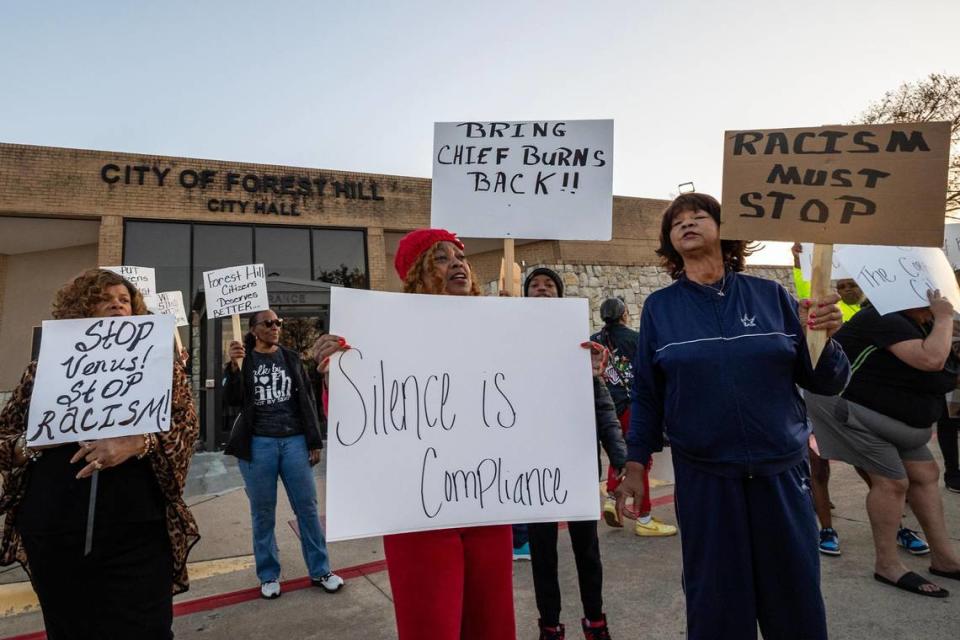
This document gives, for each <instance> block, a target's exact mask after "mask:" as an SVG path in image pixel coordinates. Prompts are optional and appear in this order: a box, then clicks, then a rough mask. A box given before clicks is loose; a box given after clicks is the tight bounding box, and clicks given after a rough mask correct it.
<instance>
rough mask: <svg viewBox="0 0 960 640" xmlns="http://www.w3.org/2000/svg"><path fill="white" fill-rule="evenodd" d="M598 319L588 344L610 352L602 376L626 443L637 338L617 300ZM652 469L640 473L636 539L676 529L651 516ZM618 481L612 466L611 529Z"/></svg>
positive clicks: (607, 514)
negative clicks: (600, 325) (641, 492)
mask: <svg viewBox="0 0 960 640" xmlns="http://www.w3.org/2000/svg"><path fill="white" fill-rule="evenodd" d="M600 319H601V320H603V323H604V324H603V329H601V330H600V331H598V332H597V333H595V334H593V335H592V336H590V340H592V341H593V342H596V343H598V344H601V345H603V346H604V347H606V348H607V349H608V350H609V351H610V360H609V361H608V363H607V368H606V370H604V372H603V377H604V378H605V379H606V382H607V390H608V391H610V397H612V398H613V403H614V404H615V405H616V407H617V420H619V421H620V428H621V429H622V431H623V437H624V439H626V437H627V430H628V428H629V426H630V386H631V384H632V383H633V364H632V362H633V357H634V355H635V354H636V352H637V337H638V336H639V334H638V333H637V332H636V331H634V330H633V329H631V328H630V327H629V323H630V314H629V312H628V311H627V305H626V303H625V302H624V301H623V300H622V299H620V298H607V299H606V300H604V301H603V303H602V304H601V305H600ZM652 467H653V458H651V459H650V460H649V461H647V464H646V466H645V467H644V469H643V487H644V495H643V500H642V501H641V502H640V504H639V505H634V510H635V512H636V514H637V520H636V522H635V523H634V527H633V531H634V533H636V534H637V535H638V536H645V537H648V536H653V537H663V536H675V535H677V528H676V527H675V526H673V525H671V524H667V523H665V522H661V521H660V520H658V519H657V518H654V517H653V516H651V515H650V510H651V507H652V505H651V503H650V469H651V468H652ZM619 484H620V479H619V478H618V476H617V470H616V469H614V468H613V467H612V466H611V467H610V468H609V469H608V473H607V499H606V501H605V502H604V504H603V519H604V520H605V521H606V523H607V524H608V525H610V526H611V527H617V528H621V527H623V523H622V522H621V521H620V517H619V515H618V514H617V502H616V498H615V497H614V494H613V492H614V491H616V490H617V486H618V485H619Z"/></svg>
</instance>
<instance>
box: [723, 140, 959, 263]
mask: <svg viewBox="0 0 960 640" xmlns="http://www.w3.org/2000/svg"><path fill="white" fill-rule="evenodd" d="M949 152H950V123H948V122H924V123H916V124H910V123H907V124H884V125H854V126H831V127H817V128H799V129H781V130H765V131H727V132H726V133H725V141H724V162H723V203H722V211H723V214H722V220H723V224H722V225H721V227H720V234H721V236H722V237H723V238H728V239H735V240H786V241H790V242H793V241H805V242H815V243H821V244H839V243H849V244H875V245H911V246H930V247H939V246H941V243H942V242H943V214H944V210H945V203H946V189H947V162H948V158H949Z"/></svg>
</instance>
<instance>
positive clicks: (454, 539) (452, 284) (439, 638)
mask: <svg viewBox="0 0 960 640" xmlns="http://www.w3.org/2000/svg"><path fill="white" fill-rule="evenodd" d="M463 250H464V247H463V243H462V242H460V239H459V238H457V236H455V235H454V234H452V233H450V232H449V231H446V230H444V229H417V230H415V231H411V232H410V233H408V234H407V235H405V236H404V237H403V239H401V240H400V243H399V245H398V246H397V254H396V257H395V258H394V266H395V267H396V269H397V275H399V276H400V279H401V280H402V281H403V290H404V292H405V293H425V294H434V295H451V296H477V295H480V288H479V287H478V286H477V283H476V281H475V280H474V278H473V273H472V272H471V270H470V265H469V263H468V262H467V260H466V257H465V256H464V253H463ZM344 345H345V342H344V340H343V339H342V338H340V337H339V336H335V335H326V336H323V337H322V338H321V339H320V340H319V342H318V344H317V352H316V355H317V359H318V361H319V362H320V370H321V372H324V373H325V372H326V370H327V367H328V365H329V360H330V356H331V355H333V354H334V353H336V352H337V351H338V350H340V349H342V348H344ZM383 548H384V551H385V552H386V555H387V568H388V570H389V573H390V587H391V589H392V591H393V606H394V611H395V612H396V616H397V631H398V634H399V640H419V639H422V638H430V639H431V640H460V639H462V640H488V639H491V638H496V639H497V640H511V639H513V638H515V637H516V631H515V626H514V616H513V567H512V558H513V556H512V548H513V542H512V533H511V529H510V527H509V526H508V525H497V526H486V527H458V528H453V529H439V530H435V531H421V532H415V533H401V534H395V535H387V536H384V537H383Z"/></svg>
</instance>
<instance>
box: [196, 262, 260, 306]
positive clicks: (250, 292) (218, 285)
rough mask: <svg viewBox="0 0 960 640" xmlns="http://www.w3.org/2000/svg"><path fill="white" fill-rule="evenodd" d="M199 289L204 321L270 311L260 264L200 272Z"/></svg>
mask: <svg viewBox="0 0 960 640" xmlns="http://www.w3.org/2000/svg"><path fill="white" fill-rule="evenodd" d="M203 288H204V295H205V297H206V300H207V317H208V318H223V317H226V316H230V315H233V314H237V315H239V314H242V313H254V312H256V311H265V310H267V309H269V308H270V301H269V300H268V299H267V279H266V271H265V270H264V268H263V265H262V264H247V265H241V266H238V267H227V268H226V269H215V270H213V271H204V272H203Z"/></svg>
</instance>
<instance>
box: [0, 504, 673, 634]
mask: <svg viewBox="0 0 960 640" xmlns="http://www.w3.org/2000/svg"><path fill="white" fill-rule="evenodd" d="M672 502H673V494H670V495H667V496H660V497H659V498H654V499H653V500H651V501H650V505H651V506H653V507H660V506H662V505H665V504H671V503H672ZM565 525H566V523H565V522H564V523H561V526H565ZM386 568H387V561H386V560H375V561H374V562H368V563H366V564H358V565H354V566H352V567H346V568H343V569H338V570H337V572H336V573H337V575H339V576H340V577H341V578H343V579H344V580H349V579H351V578H359V577H360V576H365V575H370V574H372V573H379V572H381V571H385V570H386ZM280 586H281V588H282V590H283V591H298V590H300V589H306V588H307V587H310V586H311V584H310V578H309V577H307V576H304V577H302V578H293V579H291V580H286V581H284V582H281V583H280ZM259 597H260V587H253V588H251V589H241V590H240V591H231V592H229V593H221V594H217V595H212V596H206V597H203V598H197V599H196V600H186V601H184V602H178V603H177V604H175V605H173V615H174V617H179V616H187V615H190V614H193V613H201V612H203V611H210V610H211V609H220V608H221V607H229V606H231V605H235V604H241V603H243V602H250V601H251V600H257V599H258V598H259ZM46 637H47V634H46V632H44V631H35V632H33V633H27V634H24V635H19V636H9V637H7V638H4V639H3V640H45V639H46Z"/></svg>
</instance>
